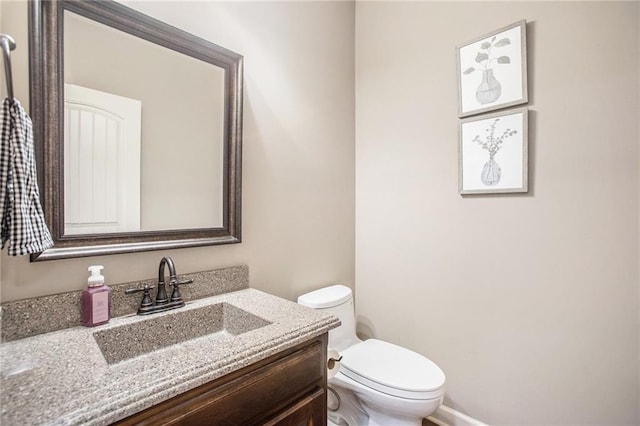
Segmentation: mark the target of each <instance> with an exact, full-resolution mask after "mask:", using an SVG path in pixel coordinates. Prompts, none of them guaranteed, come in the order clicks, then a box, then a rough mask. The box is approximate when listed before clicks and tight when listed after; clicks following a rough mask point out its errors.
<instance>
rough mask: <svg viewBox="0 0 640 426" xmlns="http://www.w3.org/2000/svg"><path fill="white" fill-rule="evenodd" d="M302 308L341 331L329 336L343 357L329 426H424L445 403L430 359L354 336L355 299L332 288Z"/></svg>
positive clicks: (332, 386) (332, 387)
mask: <svg viewBox="0 0 640 426" xmlns="http://www.w3.org/2000/svg"><path fill="white" fill-rule="evenodd" d="M298 303H299V304H301V305H304V306H308V307H310V308H314V309H321V310H326V311H328V312H330V313H332V314H334V315H335V316H337V317H338V318H339V319H340V321H341V323H342V324H341V325H340V326H339V327H338V328H335V329H333V330H330V331H329V348H328V349H330V350H331V349H333V350H337V351H338V352H339V353H340V355H341V356H342V359H341V367H340V370H339V372H338V373H337V374H336V375H335V376H334V377H332V378H330V379H329V382H328V386H329V394H328V396H327V400H328V404H327V405H328V409H329V411H328V417H329V421H330V422H329V424H330V425H331V424H332V423H333V424H335V425H337V426H389V425H394V426H419V425H421V424H422V419H423V418H425V417H427V416H429V415H430V414H432V413H433V412H434V411H435V410H437V409H438V407H439V406H440V404H441V403H442V399H443V398H444V383H445V375H444V373H443V372H442V370H441V369H440V368H439V367H438V366H437V365H436V364H435V363H433V362H432V361H430V360H429V359H428V358H426V357H424V356H422V355H420V354H418V353H416V352H413V351H410V350H409V349H406V348H403V347H401V346H397V345H394V344H392V343H388V342H384V341H382V340H377V339H369V340H365V341H362V340H360V339H358V338H357V336H356V333H355V317H354V311H353V294H352V292H351V289H350V288H349V287H346V286H343V285H333V286H330V287H325V288H321V289H319V290H315V291H312V292H310V293H307V294H303V295H302V296H300V297H298Z"/></svg>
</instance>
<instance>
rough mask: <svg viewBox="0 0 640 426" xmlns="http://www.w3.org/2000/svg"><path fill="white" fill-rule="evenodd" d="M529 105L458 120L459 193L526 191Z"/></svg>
mask: <svg viewBox="0 0 640 426" xmlns="http://www.w3.org/2000/svg"><path fill="white" fill-rule="evenodd" d="M528 112H529V110H528V108H517V109H512V110H508V111H504V112H499V113H493V114H489V115H483V116H481V117H473V118H467V119H465V120H462V121H461V122H460V159H459V170H460V171H459V175H460V176H459V189H460V193H461V194H487V193H509V192H527V191H528V184H527V180H528V179H527V174H528V172H527V170H528V167H527V163H528V155H527V153H528V151H527V146H528V135H527V132H528Z"/></svg>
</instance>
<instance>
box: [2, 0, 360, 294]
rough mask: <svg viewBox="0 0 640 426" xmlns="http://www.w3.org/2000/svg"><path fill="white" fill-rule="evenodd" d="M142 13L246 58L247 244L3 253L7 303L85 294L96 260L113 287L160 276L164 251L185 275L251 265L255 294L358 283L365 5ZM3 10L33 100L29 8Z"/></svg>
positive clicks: (160, 5)
mask: <svg viewBox="0 0 640 426" xmlns="http://www.w3.org/2000/svg"><path fill="white" fill-rule="evenodd" d="M128 4H129V3H128ZM130 5H131V6H133V7H135V8H136V9H139V10H141V11H143V12H145V13H148V14H151V15H152V16H154V17H157V18H159V19H161V20H163V21H166V22H168V23H170V24H172V25H174V26H177V27H180V28H183V29H186V30H187V31H190V32H192V33H194V34H196V35H198V36H200V37H203V38H206V39H208V40H210V41H212V42H214V43H217V44H220V45H222V46H224V47H226V48H228V49H231V50H234V51H236V52H238V53H240V54H243V55H244V56H245V63H244V68H245V98H244V158H243V166H244V170H243V206H242V209H243V217H242V218H243V242H242V243H241V244H236V245H230V246H218V247H203V248H193V249H182V250H170V251H166V252H164V251H159V252H149V253H142V254H136V255H115V256H105V257H94V258H83V259H71V260H60V261H50V262H40V263H34V264H32V263H29V260H28V259H27V258H26V257H20V258H8V257H6V254H5V253H3V259H2V300H5V301H6V300H15V299H22V298H25V297H33V296H38V295H43V294H52V293H58V292H62V291H68V290H75V289H81V288H83V287H84V286H86V277H87V276H88V273H87V266H89V265H91V264H103V265H104V266H105V271H104V274H105V277H106V279H107V280H108V282H112V283H120V282H126V281H131V280H136V279H142V278H152V277H154V276H155V275H156V274H157V270H158V269H157V268H158V262H159V260H160V258H161V257H162V256H164V255H170V256H172V257H173V259H174V261H175V262H176V267H177V269H178V273H185V272H193V271H199V270H204V269H211V268H216V267H223V266H230V265H236V264H247V265H249V267H250V274H251V286H252V287H254V288H257V289H260V290H265V291H268V292H271V293H273V294H276V295H279V296H283V297H285V298H289V299H294V298H295V297H296V296H297V295H299V294H301V293H303V292H305V291H309V290H311V289H313V288H317V287H319V286H321V285H323V284H327V283H333V282H343V283H345V284H347V285H350V286H352V285H353V281H354V234H353V233H354V224H353V218H354V167H353V164H354V144H353V140H354V119H353V114H354V95H353V88H354V50H353V49H354V46H353V39H354V28H353V22H354V8H355V7H354V4H353V3H339V2H327V3H320V2H318V3H286V2H272V3H271V2H270V3H262V2H259V3H249V2H218V3H212V2H155V1H152V2H132V3H130ZM2 8H3V11H2V19H3V29H4V30H5V31H7V32H9V33H11V34H12V35H13V36H14V37H15V38H16V41H17V42H18V43H19V49H18V51H17V53H16V55H15V61H14V62H15V63H14V73H15V79H16V93H17V96H18V97H19V98H20V99H21V100H22V101H23V103H27V100H28V93H29V92H28V73H27V47H26V46H27V3H26V1H20V2H2ZM328 29H330V31H329V30H328ZM345 40H346V41H347V42H345Z"/></svg>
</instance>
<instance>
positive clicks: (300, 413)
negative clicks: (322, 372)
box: [265, 389, 327, 426]
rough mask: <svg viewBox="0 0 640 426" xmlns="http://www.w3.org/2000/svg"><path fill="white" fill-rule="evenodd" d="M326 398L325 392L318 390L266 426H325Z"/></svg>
mask: <svg viewBox="0 0 640 426" xmlns="http://www.w3.org/2000/svg"><path fill="white" fill-rule="evenodd" d="M324 398H325V397H324V390H323V389H318V390H317V391H315V392H314V393H312V394H311V395H309V396H307V397H305V398H303V399H301V400H300V401H298V402H297V403H296V404H294V405H292V406H291V407H289V408H288V409H286V410H285V411H283V412H282V413H280V414H279V415H277V416H276V417H274V418H273V419H271V420H269V421H267V422H265V426H325V425H326V424H327V418H326V415H325V413H326V412H327V411H326V407H325V405H324Z"/></svg>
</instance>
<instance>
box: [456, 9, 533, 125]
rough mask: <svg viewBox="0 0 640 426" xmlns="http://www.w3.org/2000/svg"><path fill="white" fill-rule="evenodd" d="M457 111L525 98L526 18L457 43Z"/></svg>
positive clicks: (489, 108)
mask: <svg viewBox="0 0 640 426" xmlns="http://www.w3.org/2000/svg"><path fill="white" fill-rule="evenodd" d="M456 50H457V53H458V55H457V56H458V99H459V102H458V115H459V116H460V117H467V116H470V115H474V114H478V113H481V112H487V111H493V110H496V109H501V108H505V107H508V106H513V105H520V104H523V103H526V102H527V55H526V21H519V22H516V23H514V24H512V25H509V26H507V27H505V28H502V29H500V30H498V31H494V32H493V33H491V34H487V35H484V36H482V37H479V38H477V39H474V40H472V41H470V42H467V43H464V44H462V45H460V46H458V47H457V49H456Z"/></svg>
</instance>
